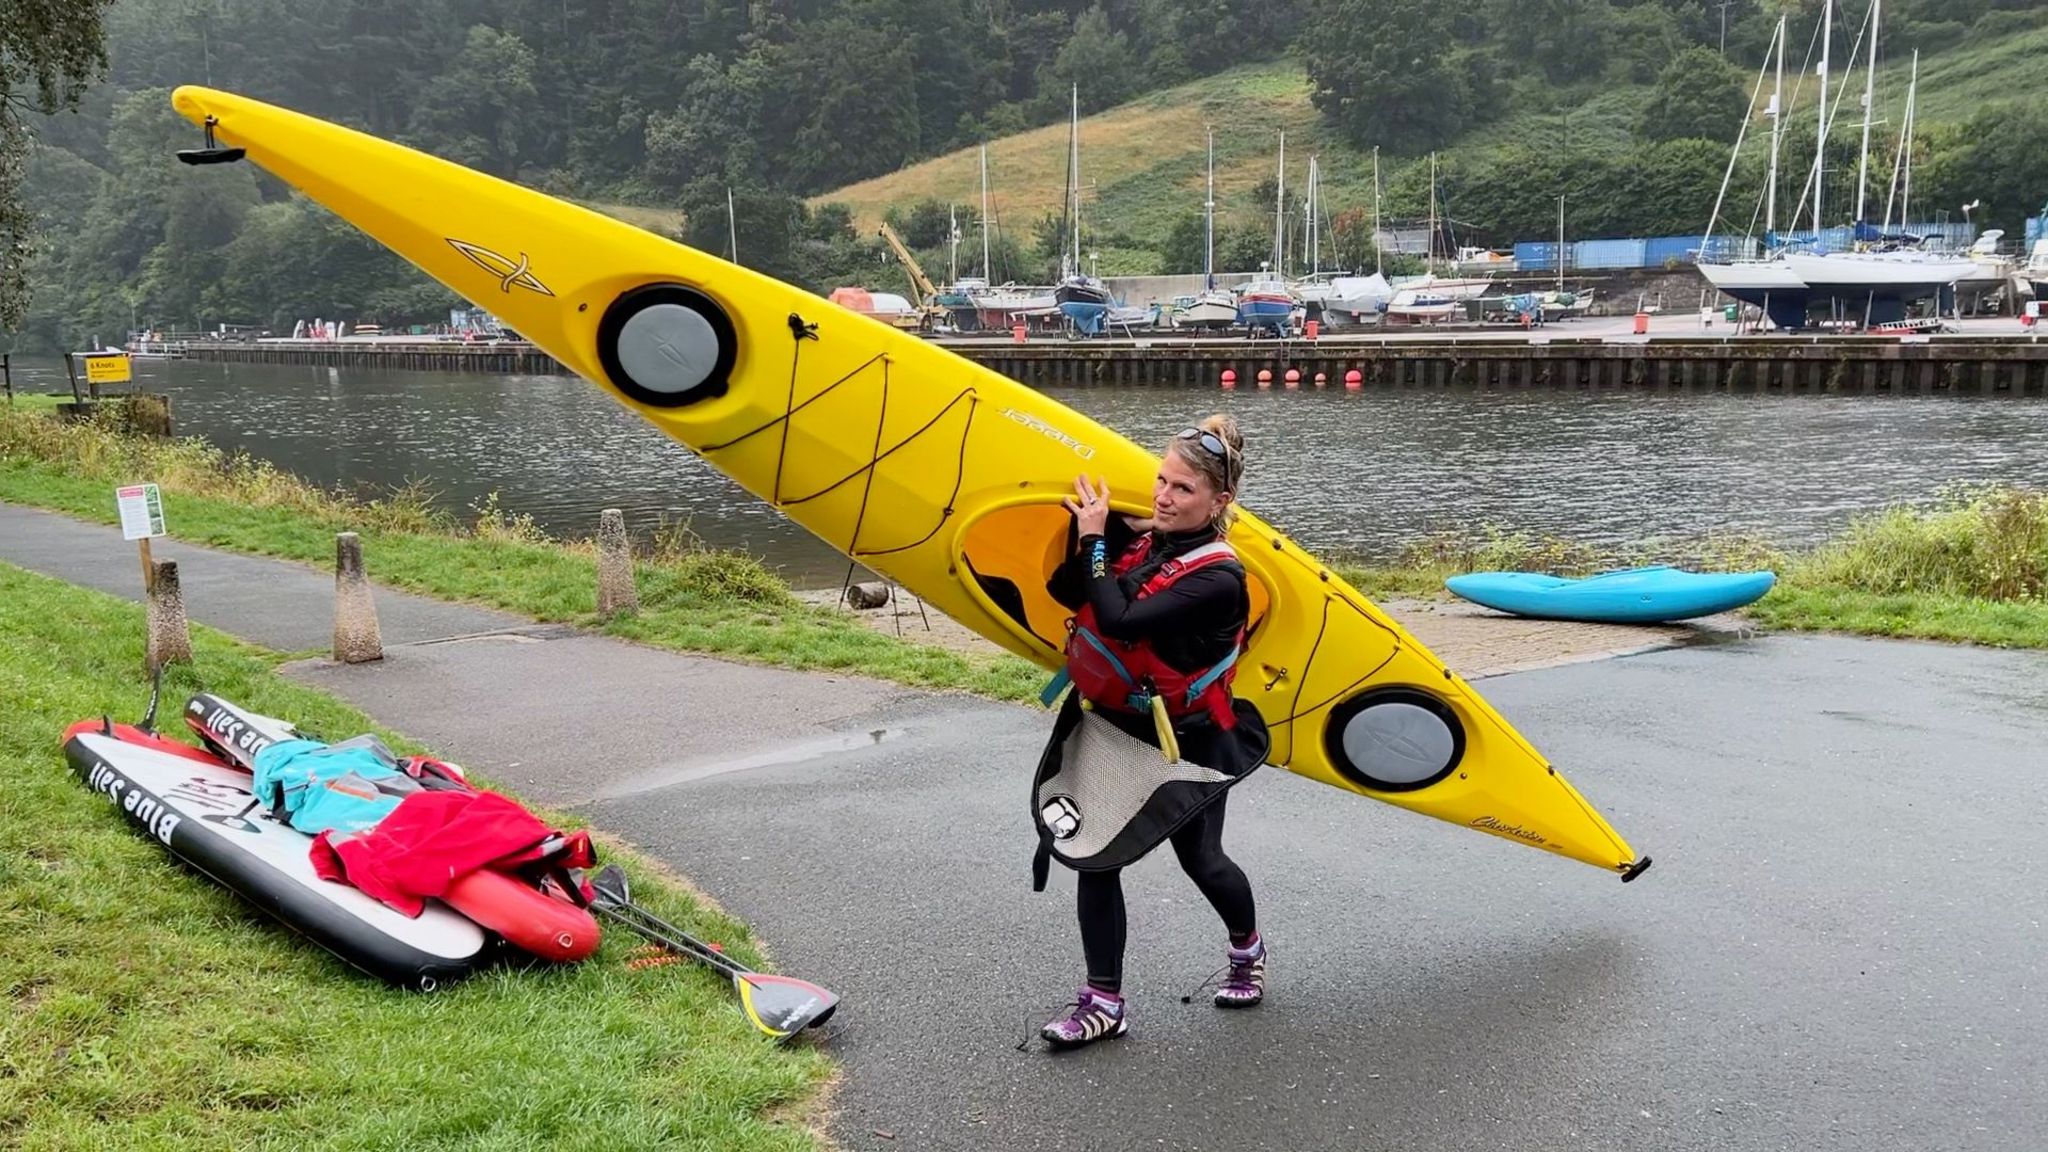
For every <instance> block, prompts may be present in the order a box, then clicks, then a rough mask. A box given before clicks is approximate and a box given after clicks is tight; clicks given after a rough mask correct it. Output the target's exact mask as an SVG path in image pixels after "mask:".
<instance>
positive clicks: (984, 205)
mask: <svg viewBox="0 0 2048 1152" xmlns="http://www.w3.org/2000/svg"><path fill="white" fill-rule="evenodd" d="M981 278H982V280H983V281H984V282H985V283H989V284H993V283H995V282H996V278H995V273H994V272H993V270H992V269H991V268H990V266H989V262H988V145H986V144H983V145H982V146H981Z"/></svg>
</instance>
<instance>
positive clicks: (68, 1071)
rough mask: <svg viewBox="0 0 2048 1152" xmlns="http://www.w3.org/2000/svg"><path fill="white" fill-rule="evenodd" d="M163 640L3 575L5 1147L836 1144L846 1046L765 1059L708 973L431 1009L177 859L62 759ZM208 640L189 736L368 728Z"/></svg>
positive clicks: (170, 685)
mask: <svg viewBox="0 0 2048 1152" xmlns="http://www.w3.org/2000/svg"><path fill="white" fill-rule="evenodd" d="M142 638H143V621H142V608H141V606H139V605H135V604H131V603H128V602H126V601H123V600H119V599H116V598H114V597H110V596H106V595H103V594H100V593H97V592H92V591H89V590H86V589H81V588H77V587H74V586H72V585H68V584H64V583H62V582H60V581H56V580H51V579H48V578H46V577H42V576H38V575H33V574H30V573H27V572H24V571H22V570H20V569H17V568H13V567H10V566H8V565H4V564H0V698H5V699H6V700H7V720H6V722H5V723H4V724H0V781H4V783H0V799H4V803H0V933H4V935H5V938H6V939H7V941H8V946H7V947H6V948H4V949H0V987H4V988H5V990H6V996H7V999H8V1009H9V1011H8V1012H7V1014H6V1017H5V1020H4V1022H0V1145H4V1146H6V1147H9V1148H23V1149H39V1148H85V1147H118V1148H138V1147H165V1148H186V1147H190V1148H200V1147H205V1148H272V1147H278V1148H288V1147H321V1148H408V1147H420V1148H479V1149H481V1148H534V1147H543V1146H553V1147H567V1146H574V1147H589V1148H652V1147H686V1148H703V1149H712V1148H716V1149H729V1148H731V1149H737V1148H746V1149H787V1150H795V1149H809V1148H815V1147H817V1146H818V1142H817V1140H816V1139H815V1138H814V1136H813V1134H812V1133H811V1132H810V1130H809V1129H807V1128H806V1127H805V1126H804V1124H803V1122H802V1118H801V1114H802V1111H803V1110H804V1108H805V1107H806V1104H807V1102H808V1101H811V1100H813V1099H815V1097H816V1094H817V1093H818V1091H819V1090H820V1089H821V1087H822V1086H823V1085H824V1084H825V1083H826V1082H827V1080H828V1079H829V1078H830V1076H831V1072H832V1069H831V1064H830V1062H829V1061H828V1060H827V1059H826V1058H825V1056H823V1055H822V1054H821V1053H820V1052H818V1051H817V1050H815V1049H811V1048H808V1047H803V1046H798V1047H794V1048H791V1049H781V1048H777V1047H775V1046H774V1045H772V1044H768V1043H764V1042H763V1039H762V1037H760V1036H759V1035H758V1034H755V1033H754V1032H752V1030H751V1029H750V1028H749V1026H748V1025H747V1024H746V1023H745V1021H744V1020H743V1019H742V1018H741V1016H740V1014H739V1013H738V1011H737V1010H736V1009H735V1008H734V1007H733V1004H732V999H731V996H732V994H731V990H730V986H729V985H727V984H726V983H725V982H724V981H722V980H720V979H718V978H717V977H715V976H713V975H711V974H710V973H708V972H705V971H702V970H699V969H695V968H686V967H681V966H660V967H654V968H649V969H645V970H641V971H633V970H629V969H628V968H627V967H626V964H625V960H626V958H627V957H628V955H629V954H630V953H631V952H632V951H633V949H634V947H635V941H633V940H632V938H630V937H629V936H627V935H625V934H623V933H611V934H610V935H609V936H608V938H607V940H606V942H605V944H604V947H603V948H602V949H601V950H600V951H599V953H598V954H597V955H596V956H595V957H593V958H592V959H591V960H589V961H587V962H585V963H583V964H581V965H577V966H574V967H568V968H544V969H532V970H526V971H513V970H509V969H507V970H498V971H493V972H488V973H486V974H484V975H481V976H479V977H475V978H472V979H470V980H467V981H464V982H461V983H459V984H456V985H454V986H452V987H450V988H447V989H444V990H443V991H440V992H437V993H435V994H433V995H431V996H422V995H417V994H409V993H403V992H398V991H393V990H391V989H388V988H386V987H385V986H383V985H382V984H379V983H377V982H375V981H372V980H370V979H368V978H366V977H362V976H359V975H357V974H356V973H355V972H354V971H353V970H351V969H349V968H347V967H346V966H344V965H343V964H342V963H341V962H340V961H338V960H335V959H333V958H332V957H330V956H329V955H328V954H327V953H325V952H323V951H321V950H320V949H318V948H316V947H314V946H313V945H311V944H308V943H305V942H304V941H302V940H300V939H299V938H298V937H296V936H295V935H293V934H292V933H290V932H289V931H287V930H285V929H284V928H282V927H280V926H278V925H277V924H275V923H274V922H272V921H271V920H269V919H268V918H267V917H265V916H263V915H262V914H261V913H259V912H257V911H255V910H254V909H252V908H251V907H249V906H248V905H247V904H245V903H243V902H242V901H240V900H239V899H238V898H236V897H234V896H232V895H230V894H229V893H228V892H227V891H225V890H224V889H222V888H220V887H218V886H217V885H215V884H213V883H211V882H210V881H208V880H206V879H204V878H202V877H200V876H198V875H196V874H195V873H192V872H189V871H187V870H185V869H183V868H181V867H179V866H177V865H176V864H174V863H173V862H172V860H171V858H170V857H169V856H168V855H167V854H166V853H165V852H164V851H163V850H162V848H161V847H159V846H158V845H156V844H155V843H154V842H151V841H148V840H146V839H144V838H143V837H142V836H140V835H138V834H137V833H136V832H135V831H133V830H132V828H131V827H129V826H128V824H127V823H126V821H125V820H124V819H123V818H122V817H121V816H120V815H119V814H118V813H116V812H114V811H112V810H111V809H110V808H109V807H108V805H107V803H106V802H105V800H103V799H101V798H100V797H99V796H98V795H97V794H95V793H93V792H91V791H89V790H87V789H86V788H85V787H83V786H82V785H80V784H79V783H78V782H77V780H76V779H75V778H74V777H73V776H72V774H71V773H70V771H69V769H68V768H67V767H66V765H65V762H64V758H63V755H62V753H61V752H60V750H59V736H60V735H61V733H62V732H63V730H64V728H65V727H66V726H68V725H69V724H71V723H73V722H74V721H77V720H80V719H84V718H89V717H93V716H99V715H106V714H111V715H113V716H115V717H117V718H122V719H129V720H133V719H135V718H136V717H137V716H139V715H140V713H141V710H142V707H143V705H144V703H145V701H146V699H147V696H148V685H147V684H146V682H145V681H144V678H143V676H142V673H141V669H142V660H143V653H142ZM193 649H194V658H195V664H194V665H193V666H191V667H177V666H174V667H173V669H172V671H171V673H170V675H168V676H167V677H166V679H165V685H164V693H165V698H166V701H167V704H166V708H165V712H166V713H167V714H168V716H169V718H170V720H171V725H169V727H178V725H177V720H178V708H179V705H180V702H181V701H182V700H183V699H184V697H185V695H187V694H189V693H190V692H192V691H195V690H198V689H200V688H202V687H203V688H205V689H207V690H210V691H215V692H220V693H223V694H225V695H227V696H229V697H231V698H233V699H236V700H239V701H241V702H243V703H246V704H247V705H249V706H250V707H252V708H255V709H257V710H259V711H261V712H265V713H268V714H271V715H276V716H282V717H286V718H289V719H292V720H295V721H297V722H298V723H300V724H302V725H303V726H305V727H306V728H307V730H309V731H318V732H321V733H324V734H330V735H340V734H354V733H357V732H363V731H368V730H371V725H370V724H369V723H368V722H367V721H366V720H365V719H364V718H363V716H362V715H361V714H359V713H357V712H355V711H354V710H352V709H350V708H348V707H346V706H344V705H342V704H340V703H338V702H336V701H334V700H333V699H331V698H328V697H326V696H323V695H321V694H319V693H316V692H313V691H311V690H309V689H306V688H302V687H299V686H298V685H295V684H292V683H291V682H289V681H286V680H284V679H282V678H281V677H279V676H277V675H276V674H275V673H274V672H273V671H272V665H273V663H274V662H275V660H276V659H277V657H276V656H275V655H274V654H270V653H266V652H263V651H261V650H259V649H255V648H251V647H249V646H247V645H244V644H241V643H239V642H237V641H234V640H231V639H229V638H228V637H225V636H222V635H221V634H219V633H215V632H212V631H210V630H208V629H205V628H195V629H194V630H193ZM180 735H182V732H181V733H180ZM384 735H385V736H386V738H387V739H388V740H391V741H392V742H393V743H394V744H395V745H402V746H405V747H406V748H407V750H408V751H425V749H420V748H418V747H417V746H416V745H411V744H409V743H408V742H406V741H404V740H402V739H400V738H398V737H395V736H393V735H392V734H390V733H385V734H384ZM608 855H609V853H608ZM626 866H627V867H628V868H629V869H635V863H634V862H632V861H630V860H628V861H627V865H626ZM636 871H637V872H638V873H639V874H640V875H641V876H645V877H647V878H646V879H644V880H641V881H640V882H637V883H636V884H635V890H636V893H644V899H645V900H646V902H647V903H649V904H650V905H654V906H657V907H660V908H663V909H665V910H666V914H672V915H673V916H674V917H675V918H676V919H677V921H678V922H679V923H683V924H685V925H687V926H693V927H694V928H695V929H696V930H699V931H701V932H702V933H703V935H704V936H705V937H707V938H711V939H717V940H720V941H723V942H725V943H727V944H728V945H729V946H731V947H732V948H733V949H734V950H735V951H736V952H738V953H740V954H742V955H753V954H754V952H755V949H754V948H753V946H752V945H751V944H750V943H749V942H748V940H747V936H746V931H745V929H744V928H743V927H742V926H741V925H739V924H737V923H734V922H732V921H730V920H729V919H727V918H725V917H722V916H719V915H716V914H713V913H709V912H707V911H706V910H704V909H703V908H701V907H698V906H696V905H695V904H694V903H693V902H692V901H691V900H690V899H689V898H688V897H687V896H685V895H684V894H682V893H681V892H680V891H679V890H678V889H677V888H676V887H675V886H674V885H672V884H665V883H662V882H661V881H659V880H658V879H657V878H655V877H652V876H649V875H648V871H647V869H644V868H638V869H636ZM777 1117H785V1118H782V1119H778V1118H777Z"/></svg>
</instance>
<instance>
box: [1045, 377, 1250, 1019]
mask: <svg viewBox="0 0 2048 1152" xmlns="http://www.w3.org/2000/svg"><path fill="white" fill-rule="evenodd" d="M1243 472H1244V439H1243V437H1242V436H1241V435H1240V434H1239V432H1238V428H1237V422H1236V421H1235V420H1233V419H1231V418H1230V417H1229V416H1226V415H1217V416H1211V417H1209V418H1208V419H1206V420H1204V421H1203V422H1202V424H1201V426H1200V427H1197V428H1189V429H1187V430H1186V431H1184V432H1182V433H1180V434H1179V435H1178V436H1176V437H1175V438H1174V439H1173V441H1172V442H1171V443H1170V444H1169V445H1168V446H1167V451H1166V453H1165V457H1164V460H1163V461H1162V462H1161V464H1160V467H1159V475H1158V478H1157V480H1156V481H1155V482H1154V485H1153V489H1152V513H1153V514H1152V518H1151V519H1150V520H1149V521H1126V520H1124V519H1123V518H1121V517H1119V518H1115V519H1112V518H1111V517H1110V515H1109V491H1108V488H1107V486H1106V485H1105V486H1102V487H1098V486H1097V485H1095V484H1092V483H1090V482H1089V480H1088V478H1087V477H1086V476H1082V477H1080V478H1078V479H1076V480H1075V482H1074V491H1075V496H1074V498H1073V499H1070V500H1067V501H1064V503H1065V505H1066V508H1067V510H1068V511H1069V512H1071V513H1072V514H1073V517H1074V531H1075V539H1074V547H1073V552H1072V555H1071V556H1069V557H1068V559H1067V561H1066V562H1065V563H1064V564H1062V565H1061V566H1060V568H1059V570H1058V571H1057V572H1055V573H1054V574H1053V577H1052V579H1051V580H1050V581H1049V582H1048V583H1047V586H1046V587H1047V591H1048V592H1050V593H1051V595H1052V596H1053V598H1054V599H1056V600H1058V601H1059V602H1060V603H1061V604H1063V605H1065V606H1066V607H1068V608H1072V609H1076V610H1077V615H1076V617H1075V623H1074V636H1073V638H1072V639H1070V640H1069V642H1068V647H1067V652H1068V661H1069V663H1068V668H1069V672H1070V673H1071V674H1072V676H1073V681H1074V685H1075V691H1073V692H1072V693H1069V695H1068V698H1067V702H1066V706H1065V707H1064V708H1063V709H1062V710H1061V713H1060V719H1059V723H1058V724H1057V725H1056V726H1055V728H1054V733H1053V739H1052V743H1051V744H1050V745H1049V746H1048V748H1047V750H1046V760H1045V762H1044V763H1041V765H1040V772H1039V779H1040V782H1041V785H1043V783H1044V782H1045V781H1046V780H1047V779H1048V778H1049V777H1051V776H1053V775H1054V773H1057V772H1062V771H1064V765H1063V764H1062V762H1061V761H1062V758H1063V757H1065V756H1069V755H1071V754H1072V753H1071V749H1073V748H1074V747H1075V745H1074V744H1073V743H1072V742H1071V741H1070V739H1069V735H1070V733H1072V732H1073V731H1074V729H1075V728H1076V727H1077V726H1078V725H1079V724H1081V722H1082V703H1081V701H1082V700H1083V699H1085V700H1086V701H1087V705H1086V706H1087V708H1088V710H1089V711H1090V712H1091V713H1092V714H1093V715H1095V716H1098V717H1100V718H1101V719H1103V720H1106V721H1108V722H1109V723H1110V724H1112V725H1114V727H1115V729H1116V730H1118V731H1120V732H1121V733H1123V734H1124V736H1127V737H1131V738H1135V739H1136V740H1140V741H1144V742H1145V743H1147V744H1149V745H1151V746H1152V747H1153V748H1157V749H1160V750H1162V751H1165V752H1167V753H1168V754H1167V755H1166V756H1165V757H1164V759H1165V760H1168V761H1173V760H1176V757H1175V756H1174V755H1173V753H1174V752H1175V751H1177V752H1178V757H1177V759H1178V760H1179V761H1184V762H1186V763H1187V764H1190V765H1198V766H1201V768H1206V769H1213V770H1214V771H1213V772H1207V773H1202V775H1204V776H1207V777H1211V778H1213V779H1214V780H1215V781H1216V783H1214V784H1212V785H1210V786H1209V787H1208V789H1207V790H1206V791H1199V792H1198V791H1196V790H1195V789H1194V788H1192V787H1188V786H1182V787H1183V789H1184V790H1183V793H1182V797H1183V799H1182V803H1181V805H1180V807H1178V808H1175V809H1173V810H1172V811H1170V812H1169V813H1168V814H1167V815H1166V816H1165V817H1164V818H1163V819H1161V820H1159V821H1158V822H1157V825H1156V826H1157V827H1158V828H1159V829H1160V830H1161V831H1162V832H1163V831H1164V830H1165V829H1166V828H1167V827H1171V832H1170V839H1171V841H1172V843H1173V850H1174V854H1175V855H1176V856H1178V857H1179V858H1180V864H1181V867H1182V869H1184V870H1185V871H1186V872H1187V874H1188V876H1189V878H1190V879H1192V880H1193V881H1194V882H1195V886H1196V887H1197V888H1199V889H1200V890H1201V892H1202V894H1203V895H1204V896H1206V897H1207V898H1208V900H1209V903H1210V904H1211V905H1212V906H1214V907H1215V909H1216V912H1217V914H1218V915H1219V916H1221V917H1222V919H1223V924H1224V928H1225V929H1226V931H1227V932H1228V933H1229V937H1230V944H1229V948H1228V950H1227V963H1228V968H1229V971H1228V975H1227V977H1226V979H1225V980H1224V982H1223V984H1222V985H1221V987H1220V988H1218V990H1217V992H1216V996H1215V1001H1216V1004H1217V1005H1218V1006H1221V1007H1227V1008H1242V1007H1251V1006H1253V1005H1256V1004H1257V1003H1259V1001H1260V1000H1261V998H1262V997H1263V996H1264V994H1265V979H1266V946H1265V943H1264V941H1262V940H1261V939H1260V938H1259V933H1258V925H1257V922H1256V918H1255V914H1254V908H1253V903H1252V890H1251V884H1250V882H1249V881H1247V880H1246V879H1245V875H1244V871H1243V870H1242V869H1240V868H1239V867H1238V866H1237V865H1236V864H1235V863H1234V862H1232V861H1231V859H1230V857H1228V856H1226V855H1224V852H1223V806H1224V799H1225V795H1224V790H1225V789H1227V788H1228V787H1229V786H1230V785H1231V784H1234V783H1236V781H1237V780H1238V779H1241V778H1242V777H1243V776H1244V775H1245V774H1247V773H1249V772H1250V771H1251V770H1252V769H1254V768H1257V767H1258V766H1259V764H1260V763H1261V762H1262V761H1263V760H1264V759H1265V756H1266V750H1267V746H1268V736H1267V732H1266V725H1265V721H1264V720H1263V719H1261V718H1260V716H1259V713H1258V711H1257V710H1256V709H1255V708H1253V707H1252V706H1251V704H1250V703H1249V702H1246V701H1241V700H1237V699H1235V698H1234V697H1232V696H1231V694H1230V680H1231V675H1230V673H1231V671H1232V669H1233V667H1234V662H1235V659H1236V656H1237V653H1238V651H1239V650H1240V649H1241V647H1242V645H1243V642H1244V632H1245V628H1246V626H1247V623H1248V620H1249V616H1250V599H1249V596H1248V594H1247V592H1246V588H1245V574H1244V568H1243V567H1242V565H1240V564H1239V563H1238V561H1237V558H1236V556H1235V554H1234V553H1232V552H1231V551H1230V547H1229V545H1228V544H1227V543H1224V542H1223V537H1224V536H1225V535H1226V534H1227V532H1228V529H1229V527H1230V522H1231V519H1232V515H1233V510H1232V507H1231V505H1232V502H1233V500H1235V498H1236V495H1237V487H1238V481H1239V479H1240V477H1241V476H1242V475H1243ZM1102 656H1112V657H1114V658H1113V659H1108V660H1106V661H1105V660H1103V659H1101V658H1100V657H1102ZM1091 669H1092V670H1091ZM1105 669H1107V671H1105ZM1168 684H1170V686H1171V690H1168V689H1167V688H1164V687H1161V685H1168ZM1112 738H1113V739H1115V738H1114V737H1112ZM1096 746H1099V745H1096ZM1153 755H1156V753H1155V754H1153ZM1168 790H1169V789H1167V788H1162V789H1161V790H1160V792H1162V793H1163V792H1166V791H1168ZM1042 794H1043V788H1041V798H1042ZM1156 795H1157V794H1155V798H1156ZM1048 814H1049V813H1043V812H1042V813H1041V826H1040V828H1041V833H1040V834H1041V843H1042V844H1048V843H1049V842H1050V839H1051V838H1053V837H1055V836H1059V835H1064V834H1067V833H1068V831H1069V830H1068V829H1066V828H1059V829H1054V830H1048V828H1047V826H1046V824H1045V817H1046V816H1047V815H1048ZM1137 839H1139V840H1143V839H1145V837H1144V836H1142V835H1141V836H1139V837H1137ZM1156 843H1157V840H1156V839H1152V840H1151V842H1150V843H1143V844H1141V845H1140V846H1139V847H1138V848H1137V850H1136V853H1135V854H1136V855H1142V854H1143V853H1144V852H1146V851H1149V850H1150V849H1151V848H1152V847H1153V846H1156ZM1041 851H1042V852H1043V851H1044V849H1041ZM1132 858H1135V856H1133V857H1132ZM1062 861H1063V862H1065V863H1068V864H1070V865H1071V866H1073V867H1075V869H1076V871H1077V875H1078V889H1079V892H1078V911H1079V914H1080V921H1081V947H1082V951H1083V953H1084V955H1085V956H1086V958H1087V964H1088V978H1087V983H1086V985H1084V986H1083V988H1082V989H1081V992H1080V993H1079V995H1078V996H1077V997H1076V1003H1075V1005H1074V1007H1073V1010H1072V1011H1071V1012H1069V1013H1067V1014H1066V1015H1065V1016H1062V1017H1060V1018H1057V1019H1055V1020H1052V1021H1050V1022H1048V1023H1047V1024H1046V1025H1045V1027H1044V1029H1043V1030H1042V1032H1041V1035H1043V1036H1044V1037H1045V1039H1046V1040H1047V1041H1048V1042H1050V1043H1051V1044H1053V1045H1054V1046H1056V1047H1078V1046H1080V1045H1083V1044H1089V1043H1093V1042H1094V1041H1096V1040H1100V1039H1104V1038H1107V1037H1113V1036H1121V1035H1123V1034H1124V1033H1125V1032H1126V1031H1127V1030H1128V1029H1129V1021H1128V1019H1127V1017H1126V1015H1125V1011H1124V1002H1123V995H1122V988H1123V955H1124V894H1123V884H1122V881H1121V879H1120V870H1119V867H1115V866H1107V867H1100V868H1093V869H1089V870H1084V865H1083V864H1080V863H1076V862H1075V861H1073V860H1072V859H1068V858H1066V857H1062Z"/></svg>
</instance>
